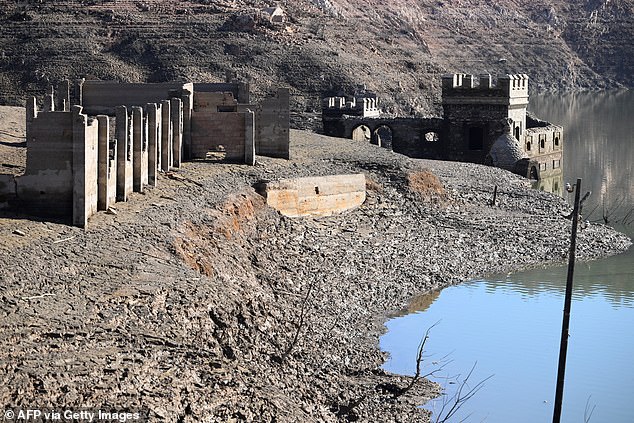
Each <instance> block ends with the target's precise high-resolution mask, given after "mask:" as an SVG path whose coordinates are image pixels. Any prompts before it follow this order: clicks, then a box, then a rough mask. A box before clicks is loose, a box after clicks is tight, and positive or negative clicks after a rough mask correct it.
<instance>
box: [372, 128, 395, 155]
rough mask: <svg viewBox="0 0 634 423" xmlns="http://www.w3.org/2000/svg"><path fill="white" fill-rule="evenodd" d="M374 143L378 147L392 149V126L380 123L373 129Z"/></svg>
mask: <svg viewBox="0 0 634 423" xmlns="http://www.w3.org/2000/svg"><path fill="white" fill-rule="evenodd" d="M373 139H374V143H375V144H377V145H378V146H380V147H383V148H387V149H390V150H391V149H392V140H393V133H392V128H390V127H389V126H387V125H380V126H378V127H377V128H376V129H375V130H374V134H373Z"/></svg>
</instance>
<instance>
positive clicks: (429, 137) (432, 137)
mask: <svg viewBox="0 0 634 423" xmlns="http://www.w3.org/2000/svg"><path fill="white" fill-rule="evenodd" d="M438 139H439V137H438V134H437V133H436V132H427V133H426V134H425V138H424V140H425V141H426V142H437V141H438Z"/></svg>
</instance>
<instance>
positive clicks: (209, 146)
mask: <svg viewBox="0 0 634 423" xmlns="http://www.w3.org/2000/svg"><path fill="white" fill-rule="evenodd" d="M245 116H246V113H240V112H226V113H217V112H207V111H202V112H197V111H195V110H194V111H193V112H192V135H191V138H192V144H191V154H192V158H193V159H205V158H207V153H209V152H214V153H219V154H218V157H220V156H223V157H222V159H223V160H225V161H229V162H238V163H243V162H244V158H245V134H246V126H245V123H246V118H245Z"/></svg>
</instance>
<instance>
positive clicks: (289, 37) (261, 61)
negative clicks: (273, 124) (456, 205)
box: [0, 0, 634, 113]
mask: <svg viewBox="0 0 634 423" xmlns="http://www.w3.org/2000/svg"><path fill="white" fill-rule="evenodd" d="M279 3H280V5H281V6H282V7H283V8H284V9H285V10H286V12H287V14H288V21H287V23H286V24H277V25H276V24H270V23H268V22H267V21H266V20H265V19H263V17H262V16H261V15H259V14H258V13H257V12H258V11H259V10H260V9H261V8H262V7H264V6H267V5H268V3H267V2H265V1H259V0H241V1H237V0H234V1H229V0H224V1H223V0H219V1H211V0H184V1H179V2H169V1H166V0H153V1H151V0H146V1H128V0H110V1H108V0H82V1H70V0H63V1H55V2H52V1H42V0H39V1H27V2H12V1H8V0H0V28H2V29H1V30H0V102H1V103H4V104H20V103H22V102H23V101H24V99H25V97H26V95H30V94H38V95H41V94H42V92H43V90H44V89H45V88H46V86H47V85H48V84H49V83H50V82H56V81H58V80H60V79H62V78H77V77H82V76H83V77H89V78H101V79H118V80H123V81H166V80H175V79H190V80H200V81H203V80H204V81H214V80H221V79H222V78H223V77H224V74H225V71H226V70H234V71H237V72H238V74H239V75H241V76H242V77H244V78H248V79H250V80H251V81H252V82H253V87H254V89H255V90H256V92H255V94H256V95H262V94H264V93H266V92H267V91H270V90H271V88H272V87H274V86H277V85H288V86H290V87H291V88H292V89H293V94H294V97H293V98H294V104H293V107H294V109H295V110H297V111H302V110H306V109H308V110H312V109H318V108H319V99H320V97H321V95H323V94H324V93H328V92H336V91H338V90H339V89H341V88H345V89H348V90H351V89H354V88H355V86H357V85H365V86H366V87H367V88H369V89H372V90H375V91H376V92H377V93H378V94H379V95H380V96H381V97H382V98H384V99H385V100H386V101H385V102H384V104H385V105H386V107H387V108H388V110H392V109H394V110H395V111H400V112H403V111H405V112H410V108H411V107H413V108H414V111H416V112H419V113H429V112H431V111H433V110H434V100H437V97H438V96H439V90H438V87H439V82H440V81H439V78H438V77H439V75H441V74H442V73H446V72H468V73H481V72H488V73H492V74H499V73H514V72H521V73H527V74H529V75H530V76H531V79H532V87H533V88H536V89H539V90H543V89H587V88H604V87H617V86H621V85H625V86H630V87H631V86H632V82H631V81H632V79H633V78H632V76H633V73H634V72H633V69H634V66H633V59H632V57H634V54H633V53H634V51H633V50H634V48H633V47H632V43H631V40H632V39H634V20H633V17H632V16H633V15H634V0H612V1H608V0H604V1H598V0H571V1H562V0H537V1H534V2H529V3H528V4H526V2H520V1H517V0H507V1H504V2H491V1H485V0H460V1H442V0H438V1H431V0H424V1H414V0H394V1H390V2H388V3H389V4H388V5H385V2H379V1H375V0H299V1H292V2H291V1H282V2H279Z"/></svg>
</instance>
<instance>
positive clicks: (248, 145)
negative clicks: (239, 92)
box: [244, 109, 255, 166]
mask: <svg viewBox="0 0 634 423" xmlns="http://www.w3.org/2000/svg"><path fill="white" fill-rule="evenodd" d="M244 162H245V163H246V164H248V165H251V166H253V165H255V113H253V112H252V111H251V110H248V109H247V110H246V113H245V114H244Z"/></svg>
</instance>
